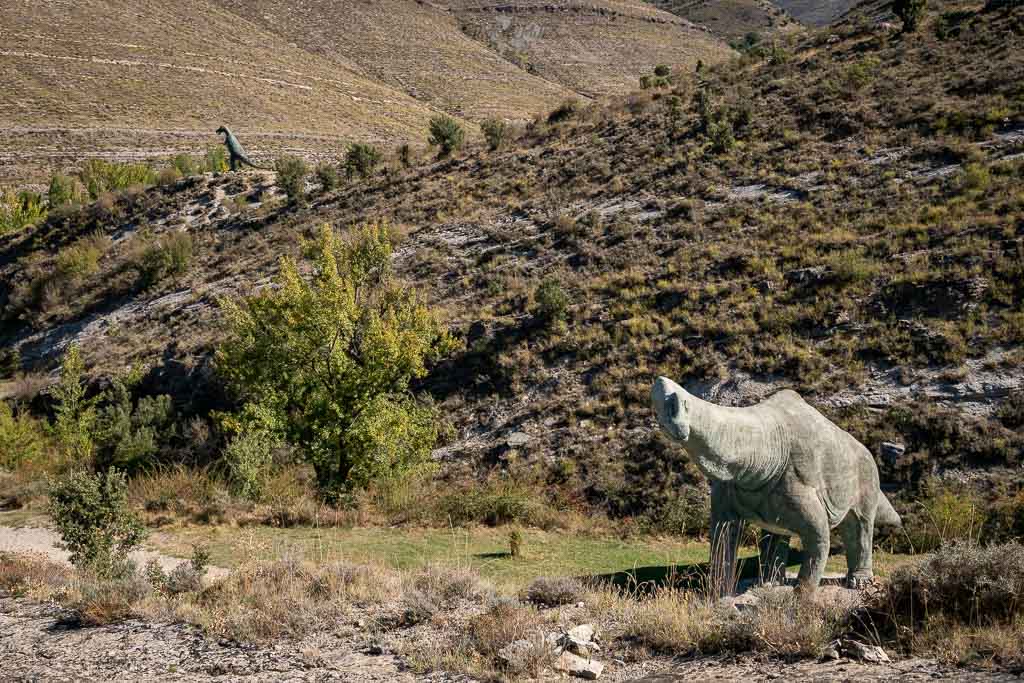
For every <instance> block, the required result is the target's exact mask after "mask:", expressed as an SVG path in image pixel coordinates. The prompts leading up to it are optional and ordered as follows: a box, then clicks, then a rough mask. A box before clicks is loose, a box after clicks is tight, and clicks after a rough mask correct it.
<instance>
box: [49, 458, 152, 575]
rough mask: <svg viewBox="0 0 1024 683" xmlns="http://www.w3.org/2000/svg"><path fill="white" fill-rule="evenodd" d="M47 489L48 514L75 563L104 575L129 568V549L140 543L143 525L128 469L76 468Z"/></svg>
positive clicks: (123, 571)
mask: <svg viewBox="0 0 1024 683" xmlns="http://www.w3.org/2000/svg"><path fill="white" fill-rule="evenodd" d="M49 488H50V490H49V493H50V506H49V512H50V516H51V517H52V518H53V522H54V524H55V525H56V526H57V530H58V531H59V533H60V536H61V539H62V540H63V542H64V547H65V548H66V549H67V550H68V551H69V552H70V553H71V563H72V564H74V565H75V566H76V567H81V568H85V569H88V570H90V571H92V572H94V573H96V575H98V576H101V577H118V576H125V575H127V574H128V573H130V571H131V569H132V568H131V564H130V562H129V560H128V554H129V553H130V552H131V551H132V550H134V549H135V548H136V547H137V546H138V545H139V544H140V543H141V542H142V539H143V538H144V537H145V529H144V527H143V525H142V522H140V521H139V519H138V517H137V516H136V515H135V514H134V513H133V512H132V511H131V510H130V509H129V506H128V483H127V480H126V478H125V476H124V474H123V473H121V472H118V471H117V470H113V469H112V470H108V471H107V472H105V473H100V474H91V473H89V472H86V471H84V470H76V471H74V472H71V473H70V474H68V475H66V476H65V477H63V478H61V479H58V480H55V481H52V482H50V487H49Z"/></svg>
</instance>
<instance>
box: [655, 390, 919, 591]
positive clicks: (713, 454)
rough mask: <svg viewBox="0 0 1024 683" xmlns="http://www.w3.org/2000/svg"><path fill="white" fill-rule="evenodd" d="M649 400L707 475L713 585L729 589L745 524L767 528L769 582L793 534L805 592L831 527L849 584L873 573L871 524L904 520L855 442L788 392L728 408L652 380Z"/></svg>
mask: <svg viewBox="0 0 1024 683" xmlns="http://www.w3.org/2000/svg"><path fill="white" fill-rule="evenodd" d="M651 403H652V405H653V408H654V412H655V414H656V415H657V416H658V422H659V423H660V424H661V428H662V430H664V432H665V433H666V434H667V435H668V436H669V437H670V438H672V439H673V440H675V441H679V442H681V443H682V444H683V446H684V448H685V449H686V451H687V453H688V454H689V456H690V458H691V459H692V460H693V461H694V462H695V463H696V465H697V467H699V468H700V470H701V471H702V472H703V473H704V475H705V476H706V477H707V478H708V480H709V481H710V482H711V565H712V581H713V582H714V583H713V585H716V586H717V588H718V590H719V591H720V592H722V593H726V592H729V591H731V589H732V588H733V587H734V575H733V572H734V571H735V566H736V551H737V547H738V545H739V539H740V534H741V532H742V528H743V524H744V523H745V522H751V523H753V524H755V525H756V526H758V527H760V528H761V529H762V530H763V531H764V532H766V534H765V536H764V538H763V539H762V542H761V551H762V554H761V564H762V571H763V572H764V571H765V568H767V576H766V578H768V579H769V580H777V579H778V578H780V577H779V574H780V571H781V572H783V574H782V578H784V571H785V565H786V559H785V558H786V555H787V554H788V551H789V537H790V536H792V535H796V536H798V537H799V538H800V541H801V544H802V546H803V551H804V562H803V563H802V564H801V565H800V574H799V576H798V584H797V587H798V590H800V591H801V592H803V593H805V594H811V593H813V592H814V591H815V590H816V589H817V587H818V584H819V582H820V581H821V576H822V573H823V572H824V570H825V562H826V560H827V559H828V554H829V531H830V530H831V529H836V528H838V529H839V532H840V534H841V536H842V539H843V544H844V545H845V547H846V563H847V575H846V579H847V583H848V584H849V585H850V586H851V587H860V586H861V585H863V584H865V583H867V582H869V581H870V580H871V577H872V571H871V546H872V541H873V536H874V528H875V526H879V527H886V526H901V524H902V523H901V521H900V517H899V515H898V514H897V513H896V511H895V510H894V509H893V507H892V505H891V504H890V503H889V501H888V500H887V499H886V497H885V495H884V494H883V493H882V491H881V490H880V489H879V487H878V468H877V467H876V466H875V461H874V458H872V457H871V453H870V452H869V451H868V449H867V448H865V447H864V446H863V445H862V444H861V443H860V442H859V441H857V440H856V439H854V438H853V437H852V436H850V435H849V434H848V433H846V432H845V431H843V430H842V429H840V428H839V427H837V426H836V425H835V424H833V423H832V422H830V421H829V420H828V418H826V417H825V416H824V415H822V414H821V413H819V412H818V411H817V410H815V409H814V408H812V407H811V406H810V405H808V404H807V403H806V402H805V401H804V400H803V399H802V398H800V396H799V395H798V394H797V393H796V392H793V391H789V390H784V391H780V392H778V393H776V394H773V395H772V396H770V397H769V398H767V399H765V400H764V401H762V402H761V403H759V404H757V405H755V406H751V407H749V408H726V407H723V406H717V405H714V404H712V403H708V402H707V401H702V400H701V399H699V398H697V397H695V396H693V395H692V394H690V393H688V392H687V391H686V390H685V389H683V388H682V387H681V386H679V385H678V384H676V383H675V382H673V381H672V380H670V379H667V378H665V377H659V378H658V379H657V380H655V382H654V386H653V387H652V389H651ZM763 576H764V574H763Z"/></svg>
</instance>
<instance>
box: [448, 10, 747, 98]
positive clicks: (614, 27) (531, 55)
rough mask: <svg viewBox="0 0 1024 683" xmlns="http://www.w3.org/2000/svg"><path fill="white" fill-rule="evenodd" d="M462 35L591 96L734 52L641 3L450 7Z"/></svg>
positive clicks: (613, 91)
mask: <svg viewBox="0 0 1024 683" xmlns="http://www.w3.org/2000/svg"><path fill="white" fill-rule="evenodd" d="M445 4H446V5H447V6H449V7H450V8H451V11H452V12H453V13H454V14H455V15H456V16H457V17H458V20H459V21H460V22H461V23H462V25H463V28H464V30H465V31H466V33H467V34H469V35H470V36H473V37H475V38H477V39H478V40H480V41H481V42H483V43H486V44H487V45H490V46H491V47H492V48H493V49H494V50H496V51H498V52H499V53H501V54H503V55H505V56H506V57H507V58H508V59H510V60H512V61H515V62H516V63H519V64H522V65H523V67H524V68H526V69H528V70H530V71H533V72H535V73H537V74H539V75H540V76H542V77H544V78H546V79H547V80H550V81H554V82H557V83H561V84H563V85H565V86H566V87H568V88H571V89H572V90H575V91H577V92H579V93H582V94H585V95H601V94H619V93H622V92H623V91H626V90H628V89H631V88H634V87H636V83H637V79H638V78H639V77H640V75H642V74H644V73H650V72H651V71H652V70H653V69H654V67H655V66H656V65H658V64H668V65H671V66H674V67H682V68H684V69H687V70H690V69H692V68H693V66H694V65H695V64H696V63H697V61H698V60H703V61H704V62H705V63H714V62H718V61H721V60H722V59H725V58H728V57H729V56H730V54H731V50H730V49H729V48H728V47H727V46H726V45H725V44H724V43H723V42H722V41H721V40H719V39H718V38H716V37H714V36H713V35H711V34H710V33H708V32H706V31H705V30H703V29H701V28H699V27H696V26H694V25H693V24H691V23H690V22H687V21H685V20H683V19H680V18H679V17H676V16H673V15H671V14H669V13H667V12H663V11H661V10H657V9H655V8H653V7H651V6H650V5H648V4H646V3H642V2H622V1H620V0H586V1H582V2H581V1H576V0H570V1H566V2H561V3H552V2H547V1H546V0H516V1H515V2H506V1H504V0H447V2H446V3H445Z"/></svg>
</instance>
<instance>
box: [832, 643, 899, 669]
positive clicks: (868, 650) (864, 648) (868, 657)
mask: <svg viewBox="0 0 1024 683" xmlns="http://www.w3.org/2000/svg"><path fill="white" fill-rule="evenodd" d="M843 652H844V653H845V654H846V656H847V657H849V658H850V659H856V660H857V661H858V662H867V663H868V664H888V663H889V662H890V661H892V660H890V659H889V655H887V654H885V650H883V649H882V648H880V647H878V646H877V645H865V644H864V643H858V642H857V641H856V640H846V641H843Z"/></svg>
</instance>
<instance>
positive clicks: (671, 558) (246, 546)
mask: <svg viewBox="0 0 1024 683" xmlns="http://www.w3.org/2000/svg"><path fill="white" fill-rule="evenodd" d="M522 534H523V544H522V555H521V556H520V557H517V558H512V557H509V555H508V550H509V543H508V530H507V529H492V528H486V527H480V528H471V529H412V528H354V529H339V528H324V529H314V528H296V529H278V528H271V527H251V528H245V529H239V528H232V527H188V528H185V529H177V530H174V531H166V532H160V533H156V534H154V535H153V536H151V538H150V541H149V543H148V545H151V546H153V547H155V548H157V549H159V550H161V551H163V552H165V553H168V554H171V555H178V556H181V557H185V556H187V555H188V554H189V552H190V548H191V545H192V544H193V543H201V544H204V545H206V546H207V547H208V548H209V550H210V553H211V555H212V560H213V563H214V564H217V565H220V566H223V567H232V566H235V565H237V564H239V563H240V562H242V561H244V560H245V558H247V557H258V558H285V557H292V558H297V559H301V560H307V561H313V562H329V561H348V562H353V563H361V564H367V563H369V564H376V563H380V564H383V565H386V566H390V567H394V568H398V569H414V568H417V567H422V566H424V565H428V564H442V565H449V566H461V567H470V568H473V569H476V570H478V571H479V572H480V573H481V574H482V575H483V576H485V577H487V578H489V579H491V580H492V581H494V582H495V583H496V584H498V585H501V586H505V587H509V588H514V587H519V586H523V585H525V584H527V583H529V582H530V580H532V579H533V578H535V577H537V576H590V575H595V574H609V573H613V572H622V571H629V570H631V569H634V568H638V567H666V566H669V567H670V566H675V565H687V564H693V563H699V562H706V561H707V558H708V544H707V543H706V542H700V541H682V540H673V539H662V538H651V537H637V538H630V539H627V540H622V539H618V538H614V537H588V536H581V535H577V534H573V533H569V532H564V531H553V532H545V531H539V530H527V531H523V532H522ZM741 554H742V555H743V556H751V555H754V554H755V551H754V549H751V548H745V549H744V550H743V552H742V553H741ZM901 559H902V558H901V557H899V556H892V555H888V554H885V553H879V554H877V555H876V571H877V572H878V573H879V574H883V575H884V574H885V573H886V570H887V569H888V568H891V567H892V566H893V565H894V564H897V563H898V562H899V561H900V560H901ZM828 571H829V572H834V573H839V574H842V573H845V571H846V566H845V559H844V558H843V557H842V556H836V557H832V558H831V559H830V561H829V564H828Z"/></svg>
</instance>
